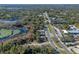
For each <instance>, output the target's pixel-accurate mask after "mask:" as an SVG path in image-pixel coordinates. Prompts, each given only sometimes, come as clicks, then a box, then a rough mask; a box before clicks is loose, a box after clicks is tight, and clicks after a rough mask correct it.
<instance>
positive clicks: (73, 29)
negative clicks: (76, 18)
mask: <svg viewBox="0 0 79 59" xmlns="http://www.w3.org/2000/svg"><path fill="white" fill-rule="evenodd" d="M63 32H64V33H70V34H79V29H77V28H76V27H75V26H74V25H69V28H68V30H63Z"/></svg>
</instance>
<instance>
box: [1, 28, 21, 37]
mask: <svg viewBox="0 0 79 59" xmlns="http://www.w3.org/2000/svg"><path fill="white" fill-rule="evenodd" d="M19 32H20V30H11V29H1V30H0V38H4V37H8V36H10V35H15V34H18V33H19Z"/></svg>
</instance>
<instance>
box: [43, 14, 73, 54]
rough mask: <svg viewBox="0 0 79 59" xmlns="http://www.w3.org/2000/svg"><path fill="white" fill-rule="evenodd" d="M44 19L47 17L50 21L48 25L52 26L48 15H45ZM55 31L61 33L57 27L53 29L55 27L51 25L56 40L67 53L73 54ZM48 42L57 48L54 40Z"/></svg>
mask: <svg viewBox="0 0 79 59" xmlns="http://www.w3.org/2000/svg"><path fill="white" fill-rule="evenodd" d="M44 17H46V18H47V19H48V23H49V24H50V23H51V22H50V19H49V17H48V14H47V13H44ZM50 25H51V24H50ZM55 30H57V31H58V32H59V30H58V29H57V28H56V27H53V26H52V25H51V32H52V34H53V35H54V37H55V38H56V40H57V41H58V42H59V43H60V46H61V47H62V48H63V49H64V50H65V52H66V53H68V54H72V53H73V52H72V51H71V50H69V49H68V48H67V46H66V45H65V44H64V43H63V42H62V41H61V39H60V38H59V37H58V34H57V33H56V31H55ZM48 36H49V37H50V35H48ZM48 40H49V41H50V42H51V43H52V42H53V44H54V46H56V47H57V45H55V42H54V41H53V40H52V41H51V39H50V38H49V39H48ZM53 44H51V45H53Z"/></svg>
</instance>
